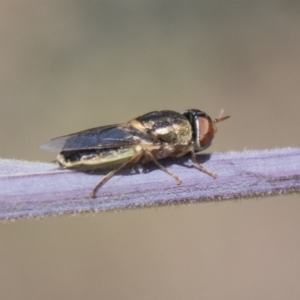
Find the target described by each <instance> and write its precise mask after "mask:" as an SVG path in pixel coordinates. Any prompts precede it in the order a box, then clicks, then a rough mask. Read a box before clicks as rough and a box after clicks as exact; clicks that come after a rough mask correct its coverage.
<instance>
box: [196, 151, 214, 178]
mask: <svg viewBox="0 0 300 300" xmlns="http://www.w3.org/2000/svg"><path fill="white" fill-rule="evenodd" d="M191 156H192V161H193V163H194V166H195V167H196V168H197V169H198V170H200V171H202V172H203V173H206V174H208V175H210V176H211V177H213V178H216V177H217V174H216V173H214V172H212V171H210V170H207V169H206V168H204V167H203V166H201V165H200V164H198V163H197V160H196V154H195V151H194V150H191Z"/></svg>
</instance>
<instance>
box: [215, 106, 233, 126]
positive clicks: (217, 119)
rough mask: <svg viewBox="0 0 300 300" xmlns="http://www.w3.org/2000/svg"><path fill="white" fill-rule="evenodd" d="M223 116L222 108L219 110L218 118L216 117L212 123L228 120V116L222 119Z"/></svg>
mask: <svg viewBox="0 0 300 300" xmlns="http://www.w3.org/2000/svg"><path fill="white" fill-rule="evenodd" d="M223 114H224V108H222V109H221V110H220V113H219V116H218V117H217V118H216V119H214V120H213V123H214V124H216V123H219V122H222V121H225V120H227V119H228V118H230V116H225V117H222V116H223Z"/></svg>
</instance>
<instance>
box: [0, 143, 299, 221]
mask: <svg viewBox="0 0 300 300" xmlns="http://www.w3.org/2000/svg"><path fill="white" fill-rule="evenodd" d="M197 161H198V163H200V164H202V165H203V166H205V168H207V169H209V170H210V171H213V172H215V173H217V174H218V176H217V178H216V179H213V178H212V177H210V176H208V175H207V174H204V173H202V172H201V171H199V170H198V169H196V168H195V167H193V163H192V161H191V160H190V158H189V157H188V156H187V157H183V158H169V159H165V160H161V161H160V162H161V163H162V165H163V166H165V167H166V168H168V170H169V171H171V172H172V173H174V174H176V175H177V176H178V177H179V178H180V179H181V180H182V184H181V185H177V184H176V183H175V182H174V179H173V178H172V177H171V176H169V175H168V174H166V173H165V172H162V171H161V170H160V169H159V168H157V166H156V165H155V164H154V163H149V164H146V165H144V166H143V167H138V168H131V169H127V170H124V171H122V173H118V174H116V175H115V176H114V177H113V178H111V179H110V180H109V181H108V182H107V183H106V184H105V185H104V186H103V187H101V189H99V191H98V192H97V194H96V198H95V199H92V198H91V197H90V193H91V191H92V190H93V188H94V187H95V186H96V185H97V183H98V182H99V181H100V180H101V179H102V178H103V176H104V175H105V173H100V174H99V173H98V174H95V173H94V174H91V173H89V174H87V173H82V172H76V171H70V170H62V169H60V168H59V167H58V166H57V165H55V164H50V163H38V162H27V161H20V160H8V159H0V220H10V219H20V218H28V217H44V216H48V215H58V214H70V213H71V214H74V213H80V212H98V211H106V210H114V209H126V208H135V207H145V206H154V205H167V204H174V203H185V202H196V201H199V202H201V201H212V200H224V199H236V198H245V197H262V196H265V195H277V194H283V193H294V192H299V191H300V148H284V149H271V150H260V151H242V152H226V153H214V154H212V155H208V154H202V155H197Z"/></svg>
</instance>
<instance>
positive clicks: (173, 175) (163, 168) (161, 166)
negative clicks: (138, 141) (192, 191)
mask: <svg viewBox="0 0 300 300" xmlns="http://www.w3.org/2000/svg"><path fill="white" fill-rule="evenodd" d="M146 153H147V154H148V155H149V156H150V158H151V160H153V161H154V163H155V164H156V165H157V166H158V167H159V168H160V169H161V170H163V171H164V172H166V173H167V174H169V175H170V176H172V177H173V178H174V179H175V180H176V181H177V184H181V183H182V181H181V180H180V178H179V177H178V176H177V175H175V174H174V173H172V172H171V171H169V170H168V169H167V168H165V167H164V166H163V165H161V164H160V163H159V162H158V161H157V159H156V158H155V157H154V156H153V154H152V153H151V152H150V151H146Z"/></svg>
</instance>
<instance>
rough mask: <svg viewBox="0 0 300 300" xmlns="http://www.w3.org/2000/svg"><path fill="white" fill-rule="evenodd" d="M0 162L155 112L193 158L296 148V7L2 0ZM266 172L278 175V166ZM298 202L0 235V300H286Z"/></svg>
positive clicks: (285, 199)
mask: <svg viewBox="0 0 300 300" xmlns="http://www.w3.org/2000/svg"><path fill="white" fill-rule="evenodd" d="M0 15H1V18H0V24H1V25H0V38H1V46H0V65H1V68H0V128H1V129H0V140H1V148H0V156H1V157H3V158H16V159H25V160H31V161H51V160H53V159H54V158H55V155H56V154H53V153H47V152H42V151H41V150H39V145H40V144H41V143H43V142H44V141H46V140H48V139H50V138H53V137H57V136H60V135H64V134H68V133H72V132H76V131H79V130H83V129H87V128H91V127H96V126H101V125H107V124H114V123H121V122H126V121H128V120H129V119H131V118H133V117H136V116H139V115H141V114H144V113H147V112H150V111H153V110H162V109H171V110H175V111H183V110H185V109H188V108H199V109H201V110H204V111H205V112H207V113H208V114H209V115H210V116H212V117H216V116H217V115H218V114H219V111H220V109H221V108H224V109H225V113H226V114H229V115H231V118H230V119H229V120H228V121H226V122H224V123H221V124H220V125H219V130H218V134H217V136H216V138H215V140H214V144H213V145H212V146H211V147H210V148H209V149H208V150H207V152H213V151H219V152H222V151H229V150H236V151H240V150H243V149H265V148H277V147H287V146H298V147H299V146H300V140H299V110H300V101H299V94H300V2H299V1H293V0H287V1H277V0H266V1H246V0H241V1H211V0H202V1H196V0H187V1H176V0H175V1H169V0H160V1H156V0H151V1H150V0H128V1H121V0H115V1H114V0H111V1H104V0H103V1H101V0H99V1H83V0H77V1H74V0H73V1H70V0H65V1H58V0H51V1H49V0H39V1H34V0H31V1H21V0H16V1H11V0H2V1H1V12H0ZM278 163H279V164H280V161H278ZM299 200H300V198H299V195H289V196H281V197H270V198H264V199H248V200H234V201H233V200H231V201H225V202H221V203H220V202H219V203H216V202H212V203H201V204H190V205H179V206H169V207H160V208H150V209H138V210H134V211H124V212H117V213H115V212H108V213H99V214H88V215H79V216H75V217H74V216H71V217H70V216H63V217H51V218H47V219H44V220H37V219H34V220H22V221H17V222H10V223H6V224H5V223H2V224H0V243H1V246H0V298H1V299H9V300H10V299H26V300H27V299H44V300H48V299H173V300H174V299H299V297H300V286H299V280H300V235H299V226H300V218H299V215H300V202H299Z"/></svg>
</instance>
